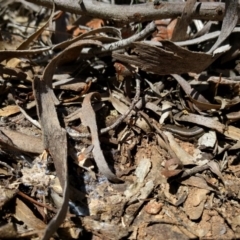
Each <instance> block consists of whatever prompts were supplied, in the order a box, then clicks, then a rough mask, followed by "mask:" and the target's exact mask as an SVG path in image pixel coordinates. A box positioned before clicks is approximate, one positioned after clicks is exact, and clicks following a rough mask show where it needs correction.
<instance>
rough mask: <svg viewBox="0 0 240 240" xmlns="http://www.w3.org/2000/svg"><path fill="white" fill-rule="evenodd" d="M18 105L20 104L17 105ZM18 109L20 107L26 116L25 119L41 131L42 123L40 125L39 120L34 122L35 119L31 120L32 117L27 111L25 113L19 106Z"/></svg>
mask: <svg viewBox="0 0 240 240" xmlns="http://www.w3.org/2000/svg"><path fill="white" fill-rule="evenodd" d="M17 105H18V104H17ZM18 107H19V109H20V111H21V113H22V114H23V115H24V117H25V118H26V119H27V120H28V121H29V122H31V123H32V124H33V125H34V126H36V127H37V128H39V129H41V125H40V123H39V122H38V121H37V120H34V119H33V118H31V117H30V116H29V115H28V114H27V113H26V111H25V110H24V109H23V108H21V107H20V106H19V105H18Z"/></svg>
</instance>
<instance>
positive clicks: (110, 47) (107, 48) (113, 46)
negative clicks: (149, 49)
mask: <svg viewBox="0 0 240 240" xmlns="http://www.w3.org/2000/svg"><path fill="white" fill-rule="evenodd" d="M155 29H156V26H155V23H154V22H151V23H149V24H148V25H147V26H146V28H145V29H143V30H142V31H141V32H139V33H137V34H134V35H133V36H131V37H129V38H127V39H123V40H120V41H117V42H114V43H110V44H105V45H103V47H102V48H101V49H95V48H84V49H83V50H82V51H81V54H90V55H93V56H96V55H97V54H101V53H105V52H112V51H115V50H118V49H121V48H125V47H127V46H129V45H130V44H131V43H133V42H136V41H140V40H142V39H144V38H146V37H147V36H149V34H151V33H153V32H154V31H155Z"/></svg>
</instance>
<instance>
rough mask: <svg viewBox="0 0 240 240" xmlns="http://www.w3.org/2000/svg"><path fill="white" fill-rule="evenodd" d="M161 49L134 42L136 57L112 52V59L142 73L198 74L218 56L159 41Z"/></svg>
mask: <svg viewBox="0 0 240 240" xmlns="http://www.w3.org/2000/svg"><path fill="white" fill-rule="evenodd" d="M161 43H162V45H163V47H156V46H152V45H150V44H147V43H143V42H135V43H133V45H134V46H135V48H134V52H135V53H136V55H125V54H120V53H117V52H113V57H114V58H115V59H117V60H119V61H121V62H123V63H128V64H132V65H135V66H136V67H139V68H141V69H142V70H144V71H149V72H153V73H156V74H160V75H164V74H173V73H176V74H182V73H187V72H196V73H199V72H201V71H203V70H204V69H206V68H207V67H208V66H209V65H210V64H211V63H212V62H213V61H214V60H215V59H216V58H217V57H218V56H219V55H218V56H217V55H215V56H214V57H213V56H212V55H210V54H206V53H200V52H192V51H189V50H186V49H184V48H181V47H179V46H177V45H175V44H174V43H172V42H169V41H161Z"/></svg>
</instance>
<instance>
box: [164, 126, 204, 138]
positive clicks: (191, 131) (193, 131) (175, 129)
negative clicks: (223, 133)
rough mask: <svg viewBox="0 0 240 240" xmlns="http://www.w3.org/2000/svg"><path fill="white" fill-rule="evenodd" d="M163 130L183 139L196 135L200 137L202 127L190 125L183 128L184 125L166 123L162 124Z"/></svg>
mask: <svg viewBox="0 0 240 240" xmlns="http://www.w3.org/2000/svg"><path fill="white" fill-rule="evenodd" d="M162 129H163V130H166V131H169V132H171V133H173V135H175V136H176V137H179V138H180V139H184V140H192V139H195V138H197V137H200V136H202V135H203V133H204V129H203V128H201V127H197V126H195V127H192V128H184V127H179V126H176V125H170V124H166V125H164V126H162Z"/></svg>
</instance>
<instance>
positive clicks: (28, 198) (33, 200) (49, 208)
mask: <svg viewBox="0 0 240 240" xmlns="http://www.w3.org/2000/svg"><path fill="white" fill-rule="evenodd" d="M17 194H18V195H19V196H21V197H24V198H25V199H27V200H28V201H30V202H31V203H33V204H36V205H38V206H40V207H44V208H47V209H48V210H50V211H52V212H54V213H56V212H57V209H55V208H53V207H50V206H48V205H45V204H43V203H40V202H38V201H36V200H35V199H33V198H31V197H29V196H28V195H26V194H25V193H23V192H21V191H18V192H17Z"/></svg>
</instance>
